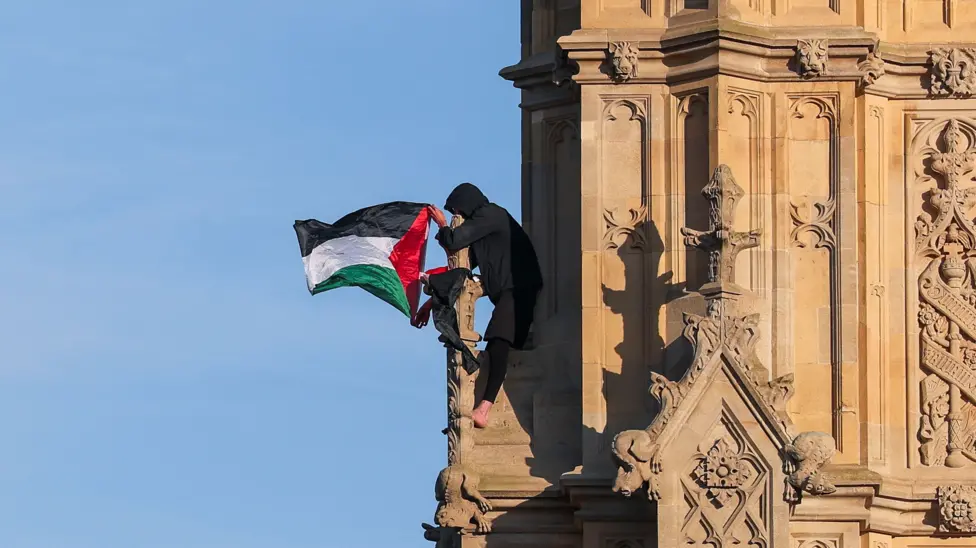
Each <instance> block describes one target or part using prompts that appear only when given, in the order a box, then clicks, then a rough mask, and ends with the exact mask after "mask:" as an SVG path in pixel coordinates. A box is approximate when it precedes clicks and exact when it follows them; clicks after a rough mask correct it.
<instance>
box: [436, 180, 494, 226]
mask: <svg viewBox="0 0 976 548" xmlns="http://www.w3.org/2000/svg"><path fill="white" fill-rule="evenodd" d="M485 205H488V198H485V195H484V194H482V192H481V190H480V189H479V188H478V187H476V186H474V185H473V184H471V183H461V184H459V185H458V186H457V188H455V189H454V190H452V191H451V195H450V196H448V197H447V202H445V203H444V209H446V210H448V211H451V210H454V211H456V212H458V213H460V214H461V215H463V216H464V217H468V218H470V217H471V215H472V214H473V213H474V212H475V211H476V210H477V209H478V208H479V207H481V206H485Z"/></svg>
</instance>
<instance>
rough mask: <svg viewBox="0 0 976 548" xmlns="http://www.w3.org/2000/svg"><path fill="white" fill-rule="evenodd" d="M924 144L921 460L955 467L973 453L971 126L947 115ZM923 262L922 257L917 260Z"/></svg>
mask: <svg viewBox="0 0 976 548" xmlns="http://www.w3.org/2000/svg"><path fill="white" fill-rule="evenodd" d="M938 137H939V138H938V139H932V140H931V142H930V143H929V144H928V145H926V147H923V149H922V150H921V151H920V153H921V154H922V155H923V156H924V157H927V158H928V162H929V166H930V169H931V171H932V172H934V173H935V174H936V175H937V179H938V181H937V182H938V183H939V184H938V186H937V187H936V188H934V189H932V190H931V191H930V192H929V193H928V204H929V211H931V213H929V212H923V213H922V214H921V215H919V217H918V220H917V221H916V223H915V230H916V239H915V249H916V252H917V254H918V255H919V256H920V257H921V258H925V259H928V263H927V266H925V268H924V269H923V271H922V273H921V275H920V276H919V279H918V292H919V299H920V302H919V309H918V321H919V325H920V327H921V335H920V347H921V365H922V367H923V368H924V369H925V370H927V371H929V372H931V375H930V376H929V377H927V378H926V379H924V380H923V381H922V390H921V392H922V401H921V413H922V418H921V424H920V427H919V439H920V441H921V442H922V445H921V447H920V452H921V460H922V464H926V465H929V466H942V465H945V466H948V467H952V468H959V467H962V466H966V465H967V464H969V463H970V462H972V461H973V460H974V452H976V431H974V425H976V408H974V406H973V403H974V402H976V277H974V273H976V262H974V256H976V226H974V225H973V221H972V209H973V207H974V206H976V187H972V186H970V187H967V188H963V187H962V183H963V181H964V180H965V177H964V176H965V175H967V174H969V173H970V172H972V171H973V170H974V169H976V149H974V145H976V132H974V131H973V129H972V128H968V127H967V128H965V130H964V127H963V126H962V124H960V123H959V122H958V121H957V120H949V121H948V122H947V123H946V125H945V128H944V129H943V131H942V132H941V135H939V136H938ZM923 264H925V263H923Z"/></svg>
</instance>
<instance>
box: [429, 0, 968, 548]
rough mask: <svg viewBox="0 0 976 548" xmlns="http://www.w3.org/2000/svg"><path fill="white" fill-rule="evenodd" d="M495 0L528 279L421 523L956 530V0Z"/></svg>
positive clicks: (840, 547)
mask: <svg viewBox="0 0 976 548" xmlns="http://www.w3.org/2000/svg"><path fill="white" fill-rule="evenodd" d="M521 9H522V17H523V29H522V33H521V36H522V40H523V42H522V51H521V59H520V60H518V62H517V64H515V65H513V66H511V67H508V68H505V69H503V70H502V76H503V77H504V78H506V79H508V80H510V81H512V82H513V83H514V85H515V86H516V87H517V88H518V89H519V90H520V93H521V101H520V107H521V109H522V112H523V124H522V158H523V171H522V173H523V180H522V198H523V199H522V219H521V220H522V222H523V224H524V225H525V226H526V228H527V230H528V232H529V234H530V236H531V237H532V239H533V242H534V244H535V247H536V249H537V252H538V254H539V257H540V261H541V263H542V269H543V273H544V276H545V281H546V286H545V288H544V289H543V291H542V294H541V295H540V301H539V305H538V308H537V310H536V323H535V326H534V329H533V335H532V338H533V344H532V350H530V351H526V352H521V353H513V356H512V361H513V365H514V364H518V366H517V367H510V368H509V377H508V379H507V380H506V383H505V386H504V389H503V393H502V394H501V395H500V399H499V402H498V404H497V405H496V406H495V408H494V409H493V411H492V419H491V424H489V427H488V428H486V429H484V430H474V429H473V427H472V426H471V424H470V420H469V419H467V418H466V413H468V412H469V411H470V406H471V405H472V404H473V402H474V400H475V399H476V394H477V391H478V390H480V389H481V385H480V384H479V382H478V378H477V375H475V376H471V377H468V376H466V374H464V373H463V371H458V370H456V369H451V370H449V375H448V378H449V383H448V386H449V391H452V392H451V393H452V394H454V395H452V396H450V397H451V400H450V401H451V402H452V403H451V404H450V405H451V407H450V409H449V421H448V422H449V428H448V429H447V433H448V445H449V447H450V448H452V449H451V452H450V455H451V456H450V459H449V464H450V465H451V466H458V467H459V468H451V467H450V466H449V467H448V470H449V471H450V473H449V474H447V477H445V478H444V479H445V481H443V482H442V483H443V488H441V487H439V488H438V489H439V490H438V495H439V496H440V498H441V499H443V500H441V505H442V506H444V507H448V508H450V509H451V512H450V514H451V515H450V516H448V512H443V513H442V512H438V515H439V516H441V517H439V518H438V520H437V523H436V525H432V526H430V529H429V530H428V531H427V535H428V538H432V537H438V539H439V540H438V539H433V538H432V540H435V541H436V542H439V543H441V545H442V546H445V547H447V546H451V547H455V546H460V547H463V548H470V547H478V548H509V547H511V548H515V547H524V546H540V547H543V546H544V547H550V546H551V547H560V548H570V547H572V548H620V547H624V548H633V547H640V548H653V547H661V546H678V545H682V546H712V547H718V546H734V545H753V546H765V547H780V546H782V547H791V548H828V547H829V548H834V547H836V548H855V547H868V548H908V547H914V548H927V547H935V546H953V547H963V546H972V547H973V548H976V532H974V531H973V530H972V529H973V527H972V513H971V512H972V507H971V501H972V500H973V495H972V494H973V490H974V489H976V475H974V474H973V472H972V470H973V469H974V468H976V462H974V461H976V222H974V219H976V98H973V97H972V94H973V91H974V90H976V66H974V65H976V38H974V35H973V33H972V30H971V29H972V28H974V25H976V3H972V2H967V1H963V0H858V1H856V2H855V1H853V0H720V1H719V0H710V1H704V0H702V1H699V0H660V1H658V0H526V1H524V2H522V4H521ZM703 198H704V199H703ZM733 214H735V215H734V216H733ZM470 289H471V293H470V294H469V295H467V296H466V297H465V298H466V299H467V300H465V301H463V302H464V303H465V304H463V306H464V307H466V308H465V309H464V310H465V312H464V314H462V315H465V314H467V316H465V317H467V318H470V317H472V316H471V315H473V312H474V304H473V303H474V301H475V299H476V298H477V291H478V288H476V287H471V288H470ZM473 326H474V324H473V323H470V324H468V326H467V327H465V329H468V331H466V338H467V340H469V341H470V342H471V344H474V343H475V342H477V341H478V338H479V337H478V335H477V333H475V332H474V329H473ZM452 359H453V358H452ZM451 363H452V364H453V362H451ZM451 367H453V365H451ZM455 472H460V473H455ZM459 478H460V479H459ZM447 480H450V481H447ZM479 497H480V498H483V499H484V500H485V501H486V502H487V503H488V504H490V506H491V509H490V510H488V505H486V504H481V503H480V502H479ZM457 501H464V502H463V503H459V502H457ZM486 510H487V511H486ZM489 527H490V529H491V532H490V533H484V531H486V530H487V529H488V528H489ZM938 537H952V538H949V539H946V538H938ZM452 543H453V544H452Z"/></svg>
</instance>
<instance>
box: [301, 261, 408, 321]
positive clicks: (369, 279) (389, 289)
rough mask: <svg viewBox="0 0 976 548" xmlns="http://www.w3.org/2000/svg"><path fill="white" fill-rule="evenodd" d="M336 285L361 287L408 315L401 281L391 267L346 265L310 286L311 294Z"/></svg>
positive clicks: (405, 295) (333, 287) (405, 296)
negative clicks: (312, 286) (320, 281)
mask: <svg viewBox="0 0 976 548" xmlns="http://www.w3.org/2000/svg"><path fill="white" fill-rule="evenodd" d="M337 287H361V288H363V289H365V290H366V291H369V292H370V293H372V294H373V295H376V296H377V297H379V298H381V299H383V300H384V301H386V302H388V303H390V304H391V305H393V306H394V307H395V308H396V309H397V310H399V311H400V312H403V314H404V315H405V316H407V317H408V318H409V317H410V304H409V303H408V302H407V294H406V293H405V292H404V290H403V282H401V281H400V277H399V276H398V275H397V273H396V270H393V269H392V268H389V267H385V266H379V265H375V264H356V265H352V266H347V267H345V268H342V269H339V270H338V271H336V273H335V274H333V275H332V276H329V278H328V279H327V280H325V281H324V282H322V283H320V284H318V285H316V286H315V287H314V288H312V295H315V294H317V293H322V292H323V291H328V290H330V289H335V288H337Z"/></svg>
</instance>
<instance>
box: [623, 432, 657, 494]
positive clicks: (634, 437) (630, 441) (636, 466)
mask: <svg viewBox="0 0 976 548" xmlns="http://www.w3.org/2000/svg"><path fill="white" fill-rule="evenodd" d="M657 452H658V445H657V444H656V443H654V441H653V440H652V439H651V434H650V433H648V432H647V431H646V430H624V431H623V432H621V433H619V434H617V435H616V436H614V438H613V456H614V457H615V458H616V459H617V461H618V462H619V463H620V466H619V467H618V468H617V478H616V479H615V480H614V482H613V492H614V493H620V494H621V495H623V496H625V497H629V496H631V495H633V494H634V493H636V492H637V491H639V490H640V489H641V488H643V487H644V485H645V484H647V498H648V499H650V500H659V499H660V498H661V493H660V487H659V486H658V481H657V474H659V473H660V472H661V463H660V461H659V460H658V458H657Z"/></svg>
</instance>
